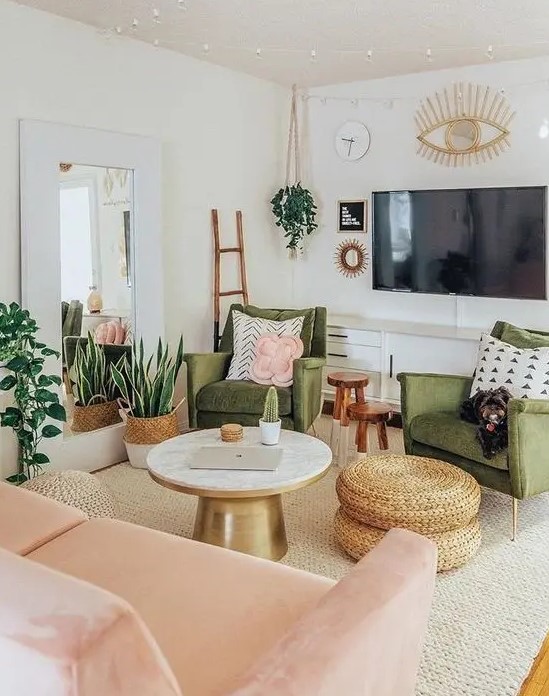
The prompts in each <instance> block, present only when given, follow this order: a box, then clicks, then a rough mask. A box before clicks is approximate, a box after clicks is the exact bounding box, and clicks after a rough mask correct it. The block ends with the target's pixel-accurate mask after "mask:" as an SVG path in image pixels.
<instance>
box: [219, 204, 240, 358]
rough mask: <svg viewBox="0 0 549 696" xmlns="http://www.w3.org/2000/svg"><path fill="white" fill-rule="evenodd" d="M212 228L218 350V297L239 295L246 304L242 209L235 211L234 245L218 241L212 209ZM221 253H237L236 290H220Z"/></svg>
mask: <svg viewBox="0 0 549 696" xmlns="http://www.w3.org/2000/svg"><path fill="white" fill-rule="evenodd" d="M212 230H213V236H214V255H215V256H214V351H215V352H217V351H218V350H219V339H220V336H219V317H220V298H221V297H229V296H240V297H241V298H242V304H245V305H246V304H248V282H247V280H246V261H245V259H244V232H243V227H242V211H241V210H237V211H236V235H237V244H238V246H235V247H221V244H220V242H219V215H218V213H217V210H216V209H215V208H214V209H213V210H212ZM221 254H238V256H239V268H240V288H239V289H238V290H224V291H222V290H221Z"/></svg>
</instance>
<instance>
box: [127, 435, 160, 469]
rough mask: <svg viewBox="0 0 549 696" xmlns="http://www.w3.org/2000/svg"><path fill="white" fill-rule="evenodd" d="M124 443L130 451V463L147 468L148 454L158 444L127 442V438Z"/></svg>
mask: <svg viewBox="0 0 549 696" xmlns="http://www.w3.org/2000/svg"><path fill="white" fill-rule="evenodd" d="M124 444H125V445H126V452H127V453H128V459H129V460H130V464H131V465H132V466H133V467H134V468H135V469H146V468H147V455H148V454H149V452H150V451H151V450H152V448H153V447H156V445H136V444H134V443H132V442H126V439H125V438H124Z"/></svg>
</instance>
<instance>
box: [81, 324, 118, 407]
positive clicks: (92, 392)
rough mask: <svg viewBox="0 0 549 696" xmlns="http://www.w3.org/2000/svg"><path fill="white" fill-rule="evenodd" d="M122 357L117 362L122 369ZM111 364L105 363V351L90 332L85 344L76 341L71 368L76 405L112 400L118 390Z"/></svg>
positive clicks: (88, 404)
mask: <svg viewBox="0 0 549 696" xmlns="http://www.w3.org/2000/svg"><path fill="white" fill-rule="evenodd" d="M122 365H123V358H120V360H119V361H118V363H117V367H118V369H119V370H120V369H122ZM112 368H113V366H112V365H108V364H107V360H106V358H105V351H104V350H103V347H102V346H100V345H98V344H97V343H96V342H95V340H94V338H93V336H92V334H91V333H88V341H87V343H86V344H85V345H83V344H82V343H78V344H77V346H76V355H75V357H74V364H73V366H72V369H71V380H72V381H73V392H74V397H75V403H76V405H77V406H93V405H94V404H100V403H105V402H107V401H114V400H115V399H116V398H117V397H118V396H120V392H119V390H118V387H117V386H116V383H115V381H114V379H113V375H112Z"/></svg>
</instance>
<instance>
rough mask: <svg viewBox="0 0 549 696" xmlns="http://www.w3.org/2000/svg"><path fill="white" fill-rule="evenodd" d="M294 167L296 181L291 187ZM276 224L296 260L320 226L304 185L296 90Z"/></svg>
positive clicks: (274, 202) (276, 199)
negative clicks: (308, 237) (308, 238)
mask: <svg viewBox="0 0 549 696" xmlns="http://www.w3.org/2000/svg"><path fill="white" fill-rule="evenodd" d="M292 165H293V167H294V180H293V183H290V177H291V170H292ZM271 205H272V207H273V208H272V210H273V215H274V217H275V224H276V226H277V227H281V228H282V229H283V230H284V237H285V239H286V248H287V249H289V253H290V258H296V257H297V252H298V249H302V248H303V240H304V239H305V238H306V237H307V236H308V235H310V234H312V233H313V232H314V231H315V230H316V229H317V228H318V225H317V223H316V222H315V219H316V211H317V206H316V204H315V201H314V198H313V194H312V193H311V192H310V191H309V190H308V189H307V188H305V187H303V186H302V184H301V157H300V152H299V125H298V118H297V90H296V86H295V85H294V87H293V93H292V106H291V110H290V130H289V134H288V152H287V156H286V182H285V184H284V186H283V187H282V188H281V189H279V190H278V192H277V193H276V195H275V196H274V197H273V198H272V200H271Z"/></svg>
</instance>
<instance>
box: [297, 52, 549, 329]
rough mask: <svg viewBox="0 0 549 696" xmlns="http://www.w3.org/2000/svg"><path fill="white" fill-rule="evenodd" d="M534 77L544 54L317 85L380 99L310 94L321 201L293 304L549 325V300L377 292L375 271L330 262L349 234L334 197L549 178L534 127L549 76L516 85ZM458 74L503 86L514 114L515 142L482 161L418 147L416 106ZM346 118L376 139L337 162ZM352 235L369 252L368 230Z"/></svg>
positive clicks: (466, 322) (545, 67)
mask: <svg viewBox="0 0 549 696" xmlns="http://www.w3.org/2000/svg"><path fill="white" fill-rule="evenodd" d="M319 67H320V66H319ZM536 80H549V59H547V58H543V59H536V60H531V61H520V62H516V63H502V64H486V65H482V66H477V67H471V68H466V69H465V68H464V69H459V70H445V71H436V72H431V73H422V74H417V75H408V76H404V77H396V78H389V79H383V80H376V81H369V82H360V83H354V84H347V85H339V86H332V87H324V88H318V89H315V90H313V91H312V92H311V94H316V95H328V96H333V97H349V98H351V99H352V98H355V97H360V96H363V97H379V98H380V99H381V100H382V102H381V103H370V102H362V103H360V104H359V106H357V107H355V106H353V105H352V104H350V103H349V102H345V101H330V100H328V101H327V103H326V104H325V105H323V104H322V103H321V102H320V101H318V100H309V102H308V103H307V105H306V110H307V111H308V114H309V118H308V126H309V142H310V150H309V151H310V163H309V169H310V174H311V180H310V183H311V185H312V188H313V190H314V192H315V193H316V194H317V197H318V199H319V201H320V206H321V210H320V222H321V225H320V229H319V231H318V233H317V234H316V235H315V238H314V239H311V240H310V243H309V245H308V251H307V253H306V256H305V257H304V258H302V259H301V260H300V261H299V262H298V265H297V267H296V273H295V293H296V295H295V300H296V303H297V304H298V305H301V304H302V305H308V304H310V303H311V302H316V303H318V304H326V305H327V306H328V307H329V309H331V310H333V311H334V312H345V313H352V314H359V315H363V316H369V317H376V318H387V319H389V318H391V319H403V320H410V321H413V320H415V321H427V322H434V323H441V324H454V323H457V324H461V325H462V326H475V327H489V326H491V324H492V323H493V322H494V321H495V320H496V319H507V320H509V321H512V322H515V323H517V324H519V325H521V326H531V327H538V328H541V327H547V326H549V303H548V302H539V301H538V302H534V301H517V300H492V299H480V298H459V299H457V298H451V297H437V296H434V295H430V296H424V295H421V296H420V295H404V294H400V293H388V292H380V291H373V290H372V289H371V287H372V276H371V269H370V270H369V272H368V273H367V275H364V276H361V277H359V278H356V279H346V278H344V277H343V276H341V275H339V274H338V272H337V271H336V269H335V267H334V264H333V254H334V251H335V247H336V245H337V244H338V243H339V242H340V241H341V240H343V239H345V238H346V236H345V235H343V234H337V233H336V230H337V227H336V202H337V201H338V199H343V200H345V199H348V200H353V199H355V198H359V199H360V198H367V199H370V197H371V193H372V191H376V190H381V191H383V190H395V189H396V190H398V189H408V188H410V189H422V188H424V189H429V188H459V187H475V186H514V185H524V186H528V185H547V184H549V138H547V137H546V138H545V139H544V138H540V127H542V126H543V125H544V124H545V125H546V124H547V121H548V119H549V89H548V85H549V82H547V83H546V84H539V85H535V86H529V87H513V85H517V84H519V83H527V82H533V81H536ZM458 81H465V82H466V81H470V82H473V83H478V84H483V85H490V86H491V87H494V88H497V89H499V88H505V91H506V96H507V98H508V99H509V101H510V103H511V105H512V107H513V108H514V109H515V110H516V112H517V113H516V116H515V118H514V120H513V121H512V123H511V143H512V146H511V149H510V150H507V151H506V152H504V153H503V154H502V155H500V156H499V157H497V158H495V159H494V160H493V161H491V162H488V163H486V164H480V165H474V166H472V167H459V168H448V167H443V166H441V165H437V164H434V163H432V162H430V161H427V160H426V159H424V158H422V157H419V156H418V155H417V154H416V150H417V141H416V134H417V133H416V127H415V124H414V113H415V111H416V109H417V107H418V106H419V102H420V100H421V99H423V98H425V97H428V96H430V95H432V94H433V93H434V92H435V91H440V90H441V89H443V88H444V87H445V86H451V85H452V83H453V82H458ZM394 97H403V99H399V100H395V101H394V102H393V108H388V107H389V104H387V103H384V102H385V101H386V100H389V99H391V98H394ZM346 120H358V121H362V122H363V123H365V124H366V125H367V126H368V128H369V129H370V133H371V137H372V143H371V148H370V151H369V152H368V154H367V155H366V156H365V157H364V158H363V159H361V160H359V161H358V162H356V163H346V162H342V161H341V160H340V159H339V157H338V156H337V154H336V152H335V148H334V135H335V132H336V130H337V129H338V127H339V126H340V125H341V124H342V123H343V122H344V121H346ZM545 134H546V135H547V131H546V132H545ZM356 236H357V237H359V238H361V239H362V240H363V241H364V242H365V243H366V244H367V246H368V249H369V250H371V234H370V232H368V234H367V235H356Z"/></svg>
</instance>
